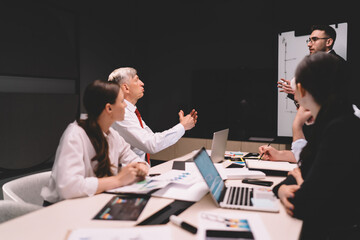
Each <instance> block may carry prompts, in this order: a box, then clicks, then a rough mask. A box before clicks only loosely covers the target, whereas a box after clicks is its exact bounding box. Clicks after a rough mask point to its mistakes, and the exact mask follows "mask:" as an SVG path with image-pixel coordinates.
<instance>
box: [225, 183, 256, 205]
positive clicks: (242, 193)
mask: <svg viewBox="0 0 360 240" xmlns="http://www.w3.org/2000/svg"><path fill="white" fill-rule="evenodd" d="M253 194H254V189H253V188H248V187H229V195H228V198H227V201H226V204H230V205H240V206H252V205H253V204H252V202H251V200H250V199H251V198H252V197H253Z"/></svg>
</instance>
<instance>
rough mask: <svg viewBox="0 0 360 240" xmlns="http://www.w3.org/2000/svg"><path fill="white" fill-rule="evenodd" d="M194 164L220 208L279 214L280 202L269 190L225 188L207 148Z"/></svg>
mask: <svg viewBox="0 0 360 240" xmlns="http://www.w3.org/2000/svg"><path fill="white" fill-rule="evenodd" d="M194 162H195V165H196V167H197V168H198V169H199V172H200V173H201V175H202V177H203V178H204V180H205V182H206V184H207V186H208V188H209V190H210V195H211V197H212V199H213V200H214V202H215V204H216V205H217V206H218V207H222V208H233V209H244V210H255V211H267V212H279V201H278V200H277V198H276V197H275V195H274V194H273V192H272V191H271V190H270V189H269V188H264V187H244V186H225V182H224V180H222V178H221V176H220V174H219V172H218V171H217V169H216V167H215V165H214V163H213V162H212V161H211V159H210V157H209V155H208V154H207V152H206V149H205V148H202V149H200V150H199V152H198V153H197V154H196V155H195V157H194Z"/></svg>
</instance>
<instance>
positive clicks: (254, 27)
mask: <svg viewBox="0 0 360 240" xmlns="http://www.w3.org/2000/svg"><path fill="white" fill-rule="evenodd" d="M353 2H354V1H353ZM355 9H356V6H355V3H351V1H348V2H347V1H341V2H337V3H336V5H333V4H331V2H329V1H269V0H259V1H241V0H217V1H214V0H211V1H208V0H206V1H205V0H204V1H195V0H185V1H184V0H182V1H177V0H176V1H169V0H168V1H165V0H164V1H145V0H143V1H141V0H117V1H114V0H106V1H75V0H72V1H70V0H62V1H60V0H46V1H45V0H43V1H39V0H38V1H17V0H13V1H4V0H2V1H1V7H0V31H1V32H0V34H1V35H0V36H1V37H0V75H3V76H28V77H40V78H41V77H46V78H61V79H72V80H75V81H76V92H75V93H74V95H75V96H77V98H76V99H81V96H82V92H83V90H84V88H85V87H86V85H87V84H88V83H90V82H91V81H93V80H95V79H107V76H108V75H109V73H110V72H111V71H112V70H114V69H115V68H118V67H122V66H132V67H134V68H136V69H137V70H138V75H139V77H140V79H141V80H142V81H143V82H144V83H145V95H144V97H143V98H142V99H141V100H140V101H139V102H138V104H137V105H138V107H139V109H140V111H141V113H142V117H143V118H144V120H145V121H146V123H147V124H148V125H149V126H150V127H151V128H152V129H153V131H163V130H166V129H168V128H170V127H172V126H173V125H175V124H176V123H178V111H179V110H180V109H183V110H184V111H185V112H186V113H187V112H189V111H190V110H191V109H192V108H195V109H196V110H198V114H199V121H198V124H197V126H196V127H195V128H194V129H192V130H191V131H188V132H187V133H186V134H185V136H186V137H196V138H211V137H212V133H213V132H214V131H217V130H220V129H223V128H228V127H229V128H230V134H229V139H230V140H247V139H248V138H249V137H276V132H277V129H276V126H277V124H276V121H277V88H276V81H277V54H278V49H277V39H278V33H281V32H285V31H292V30H296V31H297V33H298V34H310V27H311V25H312V24H318V23H324V24H333V23H341V22H348V27H349V29H348V32H349V35H348V62H349V65H350V69H357V68H358V66H360V64H359V59H358V57H357V56H358V55H359V44H357V43H358V42H360V39H359V34H358V33H359V29H360V21H359V18H358V17H357V14H356V12H355ZM304 44H306V43H304ZM351 75H352V79H351V81H350V84H349V90H350V94H351V96H352V97H354V98H356V100H357V101H358V102H359V97H360V96H359V94H358V89H360V84H359V80H358V79H357V77H356V74H355V72H354V71H353V72H352V74H351ZM0 92H1V90H0ZM18 94H21V93H18ZM34 94H36V92H35V93H34ZM49 104H50V103H49ZM72 105H73V106H76V108H77V113H76V114H72V115H71V116H69V117H68V119H66V120H64V119H61V120H62V122H61V124H60V125H59V126H60V127H59V129H57V130H56V131H55V130H54V131H49V132H50V133H49V136H48V138H49V141H52V142H53V144H52V145H51V147H50V148H51V149H50V152H55V148H56V146H57V143H58V140H59V138H60V136H61V133H62V131H63V130H64V129H65V127H66V125H67V124H68V123H70V122H71V121H73V120H74V119H75V117H77V116H78V114H79V113H80V112H84V109H83V107H82V106H81V101H80V103H78V100H76V103H74V104H72ZM54 106H55V105H54ZM6 109H9V108H6ZM50 109H51V108H50ZM4 111H5V110H4V109H1V114H3V118H6V116H7V115H8V114H9V113H8V112H4ZM7 111H9V110H7ZM13 111H18V112H19V113H20V114H19V113H18V115H19V116H20V117H19V118H20V119H21V111H23V110H22V106H21V104H20V106H19V105H17V107H15V110H13ZM47 111H49V110H47ZM50 111H51V110H50ZM52 111H54V112H55V111H58V109H57V108H53V109H52ZM28 114H30V115H31V113H28ZM34 114H35V113H34ZM39 116H40V115H37V117H39ZM27 118H31V117H29V116H27ZM34 121H36V117H35V118H34ZM49 121H50V120H49ZM54 121H56V120H54ZM29 127H31V126H29ZM25 129H26V128H25ZM12 130H13V131H15V132H16V131H17V128H16V127H15V128H14V129H12ZM22 131H23V132H21V134H20V135H21V136H22V137H23V138H25V139H27V138H29V139H31V138H32V137H33V133H31V134H32V135H29V134H27V133H26V131H24V130H22ZM12 137H13V135H12V134H10V136H4V135H2V136H1V133H0V138H2V139H0V140H3V141H7V139H11V138H12ZM285 140H289V139H285ZM279 141H280V140H279ZM18 149H19V151H21V149H22V146H21V145H19V146H18ZM0 160H1V159H0Z"/></svg>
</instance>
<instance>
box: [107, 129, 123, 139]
mask: <svg viewBox="0 0 360 240" xmlns="http://www.w3.org/2000/svg"><path fill="white" fill-rule="evenodd" d="M109 132H110V134H109V135H111V136H112V137H113V138H114V139H115V141H118V142H125V139H124V138H123V137H122V136H121V135H120V134H119V132H118V131H116V130H115V129H114V128H113V127H110V128H109Z"/></svg>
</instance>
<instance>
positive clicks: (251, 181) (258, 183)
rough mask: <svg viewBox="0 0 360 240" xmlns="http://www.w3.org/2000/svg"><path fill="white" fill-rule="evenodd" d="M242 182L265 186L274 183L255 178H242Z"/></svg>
mask: <svg viewBox="0 0 360 240" xmlns="http://www.w3.org/2000/svg"><path fill="white" fill-rule="evenodd" d="M242 182H243V183H249V184H255V185H260V186H266V187H270V186H271V185H273V183H274V182H271V181H265V180H257V179H244V180H242Z"/></svg>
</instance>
